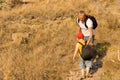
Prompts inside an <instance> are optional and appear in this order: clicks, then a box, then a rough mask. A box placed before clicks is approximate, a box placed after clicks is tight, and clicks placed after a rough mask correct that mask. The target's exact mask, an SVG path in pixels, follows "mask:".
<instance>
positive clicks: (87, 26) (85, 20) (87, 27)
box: [85, 15, 89, 29]
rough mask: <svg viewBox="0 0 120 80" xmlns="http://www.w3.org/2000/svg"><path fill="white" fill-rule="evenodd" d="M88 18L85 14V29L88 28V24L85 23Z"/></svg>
mask: <svg viewBox="0 0 120 80" xmlns="http://www.w3.org/2000/svg"><path fill="white" fill-rule="evenodd" d="M88 18H89V16H87V15H86V16H85V27H86V28H87V29H88V26H87V24H86V23H87V20H88Z"/></svg>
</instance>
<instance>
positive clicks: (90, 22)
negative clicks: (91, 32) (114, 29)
mask: <svg viewBox="0 0 120 80" xmlns="http://www.w3.org/2000/svg"><path fill="white" fill-rule="evenodd" d="M86 25H87V26H88V28H90V27H93V22H92V20H91V19H88V20H87V22H86Z"/></svg>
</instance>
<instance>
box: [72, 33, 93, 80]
mask: <svg viewBox="0 0 120 80" xmlns="http://www.w3.org/2000/svg"><path fill="white" fill-rule="evenodd" d="M77 40H78V43H77V44H76V47H75V52H74V55H73V61H74V59H75V56H76V55H77V53H78V52H79V67H80V69H81V73H82V77H81V80H82V79H84V78H85V77H90V74H89V71H90V68H91V67H92V61H91V60H83V58H82V57H81V54H82V50H83V46H85V41H84V35H83V34H82V33H81V32H79V33H78V34H77ZM85 68H86V74H85Z"/></svg>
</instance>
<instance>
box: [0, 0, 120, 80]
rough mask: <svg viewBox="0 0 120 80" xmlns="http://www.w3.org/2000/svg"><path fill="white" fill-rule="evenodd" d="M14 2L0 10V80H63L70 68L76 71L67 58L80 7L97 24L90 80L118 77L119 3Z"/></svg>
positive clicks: (70, 0)
mask: <svg viewBox="0 0 120 80" xmlns="http://www.w3.org/2000/svg"><path fill="white" fill-rule="evenodd" d="M14 1H15V4H16V6H14V7H13V8H11V9H3V10H1V11H0V40H1V41H0V44H1V45H0V60H1V62H0V79H1V80H2V79H3V80H65V79H66V77H67V75H68V74H69V71H70V70H72V69H74V68H78V67H77V65H78V64H77V60H76V63H74V64H72V56H73V52H74V47H75V43H76V32H77V24H76V17H77V13H78V11H79V10H80V9H84V10H85V11H86V12H87V13H89V14H91V15H94V16H95V17H96V18H97V20H98V24H99V26H98V28H97V29H96V40H95V46H96V49H97V51H98V52H99V55H98V57H97V58H96V62H95V65H97V66H98V67H95V69H94V70H95V73H94V74H93V76H95V77H93V78H92V79H93V80H94V79H95V80H119V79H120V78H119V77H117V76H118V74H119V71H120V68H119V62H120V61H119V54H120V53H119V50H120V47H119V45H120V43H119V41H120V38H119V34H120V20H119V19H120V15H119V11H120V10H119V9H120V8H119V0H106V1H105V0H99V1H96V0H93V1H90V0H83V1H79V0H78V1H74V0H68V1H65V0H59V1H58V0H51V1H50V0H44V1H43V0H31V1H33V2H34V3H32V4H31V3H29V2H30V1H26V2H28V4H22V5H17V1H16V0H14ZM18 2H19V1H18ZM111 4H112V5H111ZM109 44H110V46H108V45H109ZM111 60H112V61H111ZM111 63H112V64H114V65H111ZM99 66H100V67H99ZM101 68H102V69H101ZM99 69H100V72H99ZM103 73H104V74H103ZM107 76H110V77H107ZM98 77H99V78H98Z"/></svg>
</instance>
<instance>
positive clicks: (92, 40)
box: [84, 35, 95, 44]
mask: <svg viewBox="0 0 120 80" xmlns="http://www.w3.org/2000/svg"><path fill="white" fill-rule="evenodd" d="M88 39H89V36H85V37H84V40H85V41H88ZM94 39H95V35H93V36H92V39H91V41H90V43H92V44H93V42H94Z"/></svg>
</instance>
